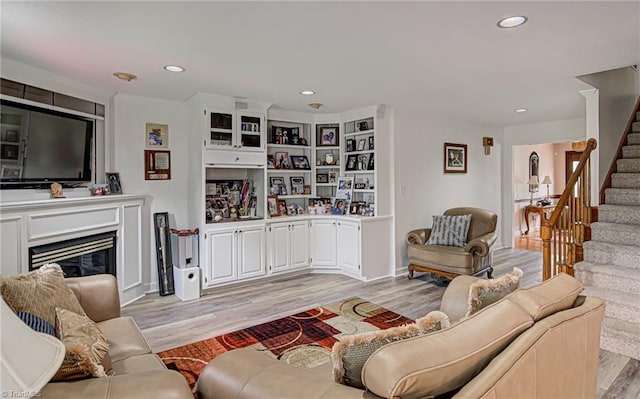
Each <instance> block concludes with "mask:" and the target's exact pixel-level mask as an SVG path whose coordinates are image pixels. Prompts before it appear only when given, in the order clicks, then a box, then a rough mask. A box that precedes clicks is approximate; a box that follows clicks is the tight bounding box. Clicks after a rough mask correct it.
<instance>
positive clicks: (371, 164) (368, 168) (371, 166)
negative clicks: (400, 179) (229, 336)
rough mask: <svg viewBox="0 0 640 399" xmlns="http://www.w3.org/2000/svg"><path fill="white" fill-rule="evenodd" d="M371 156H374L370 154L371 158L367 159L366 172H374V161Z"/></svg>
mask: <svg viewBox="0 0 640 399" xmlns="http://www.w3.org/2000/svg"><path fill="white" fill-rule="evenodd" d="M373 155H374V154H371V156H370V157H369V162H368V163H367V170H374V169H375V168H376V164H375V161H374V160H373Z"/></svg>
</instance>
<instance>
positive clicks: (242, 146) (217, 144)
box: [205, 109, 265, 151]
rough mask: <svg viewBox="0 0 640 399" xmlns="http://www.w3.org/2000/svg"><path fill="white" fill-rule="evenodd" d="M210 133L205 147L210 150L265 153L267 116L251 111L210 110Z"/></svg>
mask: <svg viewBox="0 0 640 399" xmlns="http://www.w3.org/2000/svg"><path fill="white" fill-rule="evenodd" d="M205 112H207V114H208V118H207V123H208V132H207V138H206V140H205V146H206V147H207V148H209V149H221V150H224V149H228V150H242V151H263V150H264V149H265V140H264V121H265V116H264V114H261V113H259V112H251V111H225V110H219V109H208V110H207V111H205Z"/></svg>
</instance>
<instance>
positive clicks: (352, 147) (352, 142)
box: [346, 139, 356, 152]
mask: <svg viewBox="0 0 640 399" xmlns="http://www.w3.org/2000/svg"><path fill="white" fill-rule="evenodd" d="M355 150H356V141H355V140H354V139H347V149H346V151H347V152H353V151H355Z"/></svg>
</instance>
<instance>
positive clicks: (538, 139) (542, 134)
mask: <svg viewBox="0 0 640 399" xmlns="http://www.w3.org/2000/svg"><path fill="white" fill-rule="evenodd" d="M585 130H586V126H585V120H584V119H583V118H577V119H563V120H558V121H550V122H540V123H532V124H527V125H517V126H507V127H506V128H505V129H504V140H503V145H502V147H503V149H504V151H502V164H503V165H513V153H514V146H517V145H524V144H544V143H557V142H569V141H580V140H584V139H585V135H586V133H585ZM527 170H528V169H527ZM511 173H512V170H511V168H509V167H506V168H503V169H502V181H503V182H504V183H503V184H504V187H502V212H501V215H502V216H503V218H502V242H503V244H504V245H505V246H509V247H511V246H513V231H512V226H513V211H512V209H513V201H514V200H515V199H516V197H515V195H514V192H515V191H514V187H513V182H512V178H511ZM527 173H528V172H527ZM543 177H544V176H543Z"/></svg>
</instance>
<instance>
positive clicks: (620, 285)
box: [573, 261, 640, 294]
mask: <svg viewBox="0 0 640 399" xmlns="http://www.w3.org/2000/svg"><path fill="white" fill-rule="evenodd" d="M573 270H574V276H575V278H577V279H578V281H580V282H582V284H584V285H592V286H596V287H600V288H608V289H611V290H618V291H624V292H628V293H631V294H637V293H638V292H640V269H632V268H630V267H622V266H611V265H605V264H601V263H593V262H589V261H584V262H578V263H576V264H575V265H574V266H573Z"/></svg>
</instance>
